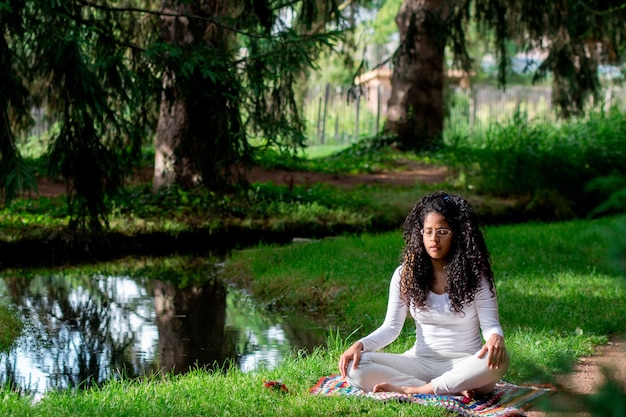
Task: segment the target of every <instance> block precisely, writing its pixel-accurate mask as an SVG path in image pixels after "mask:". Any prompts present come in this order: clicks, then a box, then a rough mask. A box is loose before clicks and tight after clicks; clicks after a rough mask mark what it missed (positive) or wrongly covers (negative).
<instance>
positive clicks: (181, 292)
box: [154, 281, 236, 373]
mask: <svg viewBox="0 0 626 417" xmlns="http://www.w3.org/2000/svg"><path fill="white" fill-rule="evenodd" d="M154 299H155V306H156V313H157V319H156V323H157V326H158V328H159V358H160V362H161V366H162V368H163V369H164V370H166V371H168V372H169V371H172V372H175V373H181V372H187V371H188V370H189V369H190V368H194V367H196V366H197V367H213V366H214V365H216V366H217V367H221V366H222V365H223V364H224V363H225V362H226V361H227V360H228V359H229V358H236V356H235V351H234V348H235V344H234V342H233V341H232V340H231V338H232V337H233V335H232V334H231V333H230V332H229V333H226V331H225V326H224V324H225V321H226V288H225V287H224V286H223V285H222V284H219V283H216V282H214V281H210V282H207V283H205V284H204V285H190V286H188V287H185V288H178V287H177V286H176V285H174V284H172V283H170V282H164V281H154Z"/></svg>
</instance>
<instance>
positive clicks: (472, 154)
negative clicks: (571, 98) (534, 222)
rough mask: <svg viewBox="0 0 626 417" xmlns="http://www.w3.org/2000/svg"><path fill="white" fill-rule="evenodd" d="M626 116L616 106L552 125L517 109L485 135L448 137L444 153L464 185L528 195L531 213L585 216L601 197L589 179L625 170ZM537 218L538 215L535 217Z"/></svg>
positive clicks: (490, 191)
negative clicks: (505, 122)
mask: <svg viewBox="0 0 626 417" xmlns="http://www.w3.org/2000/svg"><path fill="white" fill-rule="evenodd" d="M625 134H626V117H624V115H623V114H622V113H621V112H620V111H619V110H617V109H613V110H611V111H609V112H607V113H605V112H594V113H591V114H589V115H588V116H587V117H586V118H584V119H577V120H572V121H568V122H563V123H562V124H560V125H552V124H549V123H546V122H529V121H528V119H527V117H526V115H525V114H524V113H517V114H516V115H515V117H514V118H513V120H512V122H511V123H509V124H506V125H499V124H498V125H494V126H492V127H491V128H490V129H489V130H488V131H487V132H486V133H485V134H484V135H482V136H481V135H473V136H471V135H470V136H465V137H464V136H462V135H460V134H457V135H455V136H454V137H451V138H450V139H449V140H448V141H447V142H446V145H447V152H448V153H451V154H453V155H455V159H454V164H455V165H456V168H457V169H458V170H459V173H460V176H459V177H460V178H463V182H464V185H465V186H467V187H470V188H472V187H473V188H475V189H476V190H478V191H480V192H481V193H488V194H493V195H496V196H501V197H517V198H520V197H522V198H526V199H527V205H526V209H527V211H528V213H529V214H531V215H532V214H533V213H536V214H539V213H541V217H542V218H545V212H546V211H547V210H550V212H552V213H553V216H554V217H556V218H562V219H564V218H571V217H579V216H586V215H587V214H588V213H590V212H591V210H593V209H594V208H595V207H596V206H597V205H598V203H599V201H601V200H602V199H603V197H604V196H603V195H602V193H601V192H600V190H598V189H597V188H594V187H586V184H588V183H589V182H590V181H592V180H594V179H597V178H600V177H605V176H609V175H623V174H624V172H625V166H624V160H626V141H624V139H623V138H624V135H625ZM536 217H539V216H536Z"/></svg>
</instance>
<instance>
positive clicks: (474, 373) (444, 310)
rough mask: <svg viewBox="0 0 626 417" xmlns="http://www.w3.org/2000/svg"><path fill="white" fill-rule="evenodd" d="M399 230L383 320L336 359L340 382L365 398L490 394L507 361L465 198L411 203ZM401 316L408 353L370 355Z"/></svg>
mask: <svg viewBox="0 0 626 417" xmlns="http://www.w3.org/2000/svg"><path fill="white" fill-rule="evenodd" d="M402 231H403V237H404V241H405V247H404V250H403V253H402V263H401V265H400V266H399V267H398V268H397V269H396V270H395V272H394V273H393V276H392V278H391V284H390V289H389V301H388V306H387V314H386V316H385V320H384V322H383V324H382V325H381V326H380V327H379V328H378V329H376V330H375V331H374V332H372V333H371V334H369V335H368V336H366V337H364V338H362V339H360V340H358V341H357V342H355V343H354V344H353V345H352V346H350V347H349V348H348V349H347V350H346V351H345V352H343V354H342V355H341V356H340V359H339V370H340V372H341V376H342V377H344V378H346V379H347V381H348V382H349V383H350V384H351V385H353V386H355V387H357V388H360V389H363V390H365V391H394V392H401V393H406V394H452V395H453V394H462V395H467V396H473V395H475V394H480V395H484V394H488V393H490V392H491V391H492V390H493V389H494V387H495V384H496V382H498V381H499V380H500V378H502V376H503V375H504V374H505V372H506V370H507V368H508V366H509V356H508V354H507V352H506V348H505V345H504V333H503V331H502V327H501V326H500V320H499V316H498V303H497V299H496V291H495V286H494V278H493V272H492V270H491V263H490V256H489V252H488V250H487V246H486V244H485V240H484V238H483V234H482V232H481V229H480V224H479V222H478V218H477V216H476V214H475V213H474V211H473V210H472V208H471V206H470V205H469V203H468V202H467V201H466V200H465V199H463V198H461V197H459V196H456V195H452V194H446V193H444V192H435V193H432V194H430V195H427V196H425V197H423V198H422V199H421V200H420V201H418V202H417V203H416V204H415V206H414V207H413V209H412V210H411V212H410V214H409V215H408V216H407V218H406V220H405V222H404V224H403V228H402ZM407 313H410V314H411V316H412V318H413V319H414V320H415V326H416V340H415V344H414V345H413V347H412V348H411V349H410V350H408V351H406V352H404V353H401V354H396V353H384V352H377V350H378V349H381V348H383V347H385V346H387V345H388V344H390V343H391V342H393V341H394V340H395V339H396V338H397V337H398V335H399V334H400V331H401V330H402V327H403V325H404V323H405V319H406V317H407ZM481 333H482V338H481ZM483 340H484V343H483Z"/></svg>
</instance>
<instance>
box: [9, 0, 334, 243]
mask: <svg viewBox="0 0 626 417" xmlns="http://www.w3.org/2000/svg"><path fill="white" fill-rule="evenodd" d="M155 3H156V2H154V1H147V0H134V1H129V2H125V3H123V4H121V3H120V4H118V3H111V2H99V1H92V0H89V1H86V0H52V1H46V2H43V1H38V0H0V30H2V37H0V80H2V81H0V82H1V83H2V84H1V85H0V87H2V88H1V89H0V111H1V115H2V119H1V121H0V128H1V131H0V152H2V154H1V158H2V159H1V164H0V181H2V183H0V188H1V189H2V190H3V191H4V192H5V194H6V195H7V196H11V195H13V194H14V193H15V192H16V190H18V189H19V188H20V187H21V188H22V189H23V188H24V186H29V185H30V186H31V188H32V187H33V186H34V184H32V181H31V183H30V184H29V183H28V182H24V181H20V179H23V178H26V179H27V178H28V177H27V176H24V172H25V171H24V170H23V169H22V167H23V164H21V158H20V157H19V152H18V151H17V148H16V146H15V142H14V140H13V139H14V136H16V135H17V134H19V133H22V132H24V131H25V129H26V127H27V126H26V125H27V123H23V122H24V121H28V120H29V119H30V113H29V112H30V109H31V107H32V106H35V107H39V106H45V108H46V111H47V115H48V117H49V118H50V119H52V120H54V121H56V122H57V129H56V130H54V131H53V132H52V136H51V139H50V141H49V147H48V152H47V155H48V157H49V160H50V170H51V172H52V173H53V174H54V175H59V176H61V177H62V178H63V179H64V180H65V181H66V183H67V186H68V205H69V207H70V212H71V222H70V226H71V229H72V230H75V231H79V230H85V231H87V232H89V233H91V234H93V233H99V232H101V231H102V230H103V229H104V228H106V225H107V216H108V212H109V207H110V201H111V198H112V197H113V196H114V195H115V194H116V193H117V192H119V191H120V189H121V187H122V186H123V182H124V179H125V178H126V176H127V175H128V174H129V173H130V172H131V171H132V169H133V167H134V166H136V164H137V162H138V159H139V157H140V149H141V146H142V145H144V144H146V143H149V142H150V141H151V140H153V138H154V136H153V135H154V132H155V130H156V139H155V145H156V152H157V156H156V171H155V176H154V177H155V186H156V187H157V188H158V187H160V186H163V185H170V184H177V185H180V186H183V187H192V186H195V185H197V184H202V185H204V186H205V187H208V188H210V189H212V190H223V189H224V188H225V187H227V186H228V185H229V184H231V183H232V182H233V181H236V176H234V175H233V173H234V172H235V171H236V170H237V169H239V168H241V167H242V166H243V167H245V165H246V164H247V163H249V162H250V159H251V149H252V145H253V144H254V145H256V144H272V145H276V146H279V147H283V148H289V147H297V146H300V145H301V144H302V142H303V135H302V120H301V119H300V116H299V114H298V111H297V107H296V105H295V102H294V100H293V83H294V80H295V79H296V75H297V74H301V73H302V72H303V69H304V68H306V67H308V66H311V65H313V61H312V57H314V56H315V55H316V54H317V52H318V51H319V50H321V49H323V48H329V47H331V46H332V42H333V39H334V38H335V37H336V36H338V34H339V33H340V30H341V15H340V13H339V10H338V9H337V5H336V4H337V3H336V1H335V0H297V1H293V2H284V1H282V0H166V1H163V2H162V4H160V7H158V6H157V5H156V4H155ZM318 3H319V4H323V5H324V7H323V9H320V8H319V7H318ZM320 16H322V17H320ZM331 18H332V19H334V22H335V24H334V30H330V31H325V30H324V31H319V33H314V34H305V35H301V34H299V33H298V32H297V31H296V30H295V29H294V27H297V26H298V25H303V26H304V27H307V26H310V24H311V22H328V21H329V20H331ZM307 22H308V23H307ZM157 120H158V122H157Z"/></svg>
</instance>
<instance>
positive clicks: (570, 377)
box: [526, 335, 626, 417]
mask: <svg viewBox="0 0 626 417" xmlns="http://www.w3.org/2000/svg"><path fill="white" fill-rule="evenodd" d="M605 370H608V371H609V372H610V373H611V374H612V375H613V377H614V378H616V380H617V381H620V382H621V384H622V391H623V389H624V388H626V335H621V336H620V337H615V338H613V339H612V340H611V342H609V344H608V345H605V346H600V347H599V348H598V349H597V351H596V353H595V355H592V356H589V357H584V358H581V359H579V360H578V363H577V364H576V367H575V369H574V371H573V372H572V373H570V374H566V375H561V376H559V377H557V382H558V384H559V385H560V386H559V387H558V388H557V391H556V392H555V393H554V394H553V395H552V396H551V397H550V400H549V402H550V406H549V407H550V409H552V410H558V411H549V412H542V411H536V410H531V411H528V412H527V413H526V414H527V416H528V417H549V416H550V417H551V416H554V417H564V416H577V417H589V416H590V415H591V414H590V413H588V412H585V411H581V410H582V409H584V406H581V405H580V404H577V403H576V400H575V398H574V396H572V395H571V394H575V395H578V396H585V395H589V394H593V393H596V392H597V391H598V389H599V388H600V387H601V386H602V384H603V383H604V382H605V378H604V373H603V372H604V371H605Z"/></svg>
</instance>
